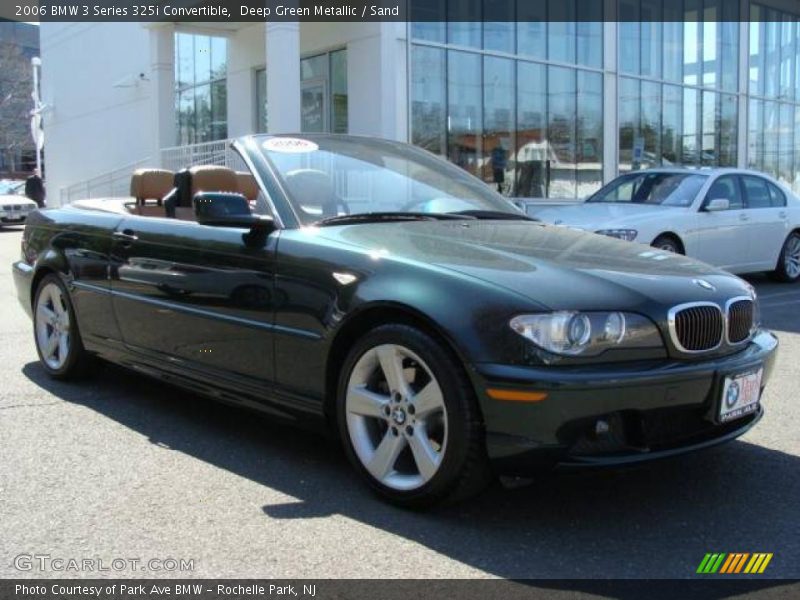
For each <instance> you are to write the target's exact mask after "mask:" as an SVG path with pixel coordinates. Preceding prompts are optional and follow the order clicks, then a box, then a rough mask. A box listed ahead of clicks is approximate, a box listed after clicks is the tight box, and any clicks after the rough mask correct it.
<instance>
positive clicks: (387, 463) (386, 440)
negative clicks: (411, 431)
mask: <svg viewBox="0 0 800 600" xmlns="http://www.w3.org/2000/svg"><path fill="white" fill-rule="evenodd" d="M405 445H406V442H405V438H404V437H402V436H399V435H395V434H393V433H392V431H391V429H387V430H386V434H385V435H384V436H383V439H382V440H381V443H380V444H378V447H377V448H375V453H374V454H373V455H372V458H371V459H370V461H369V462H368V463H367V464H366V467H367V470H368V471H369V472H370V473H372V475H373V476H374V477H376V478H377V479H378V480H382V479H384V478H385V477H386V476H387V475H388V474H389V473H391V472H392V470H393V469H394V464H395V463H396V462H397V457H398V456H400V452H402V451H403V448H404V447H405Z"/></svg>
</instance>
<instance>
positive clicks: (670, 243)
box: [650, 235, 683, 254]
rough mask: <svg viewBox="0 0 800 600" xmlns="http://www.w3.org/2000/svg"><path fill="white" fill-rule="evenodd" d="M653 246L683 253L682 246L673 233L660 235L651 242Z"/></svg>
mask: <svg viewBox="0 0 800 600" xmlns="http://www.w3.org/2000/svg"><path fill="white" fill-rule="evenodd" d="M650 245H651V246H652V247H653V248H658V249H659V250H666V251H667V252H672V253H673V254H683V252H682V251H681V246H680V244H679V243H678V240H676V239H675V238H674V237H672V236H671V235H660V236H658V237H657V238H656V239H654V240H653V243H652V244H650Z"/></svg>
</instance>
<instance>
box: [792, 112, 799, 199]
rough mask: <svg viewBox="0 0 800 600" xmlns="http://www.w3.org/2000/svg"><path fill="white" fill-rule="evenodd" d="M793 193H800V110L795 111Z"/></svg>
mask: <svg viewBox="0 0 800 600" xmlns="http://www.w3.org/2000/svg"><path fill="white" fill-rule="evenodd" d="M792 191H793V192H794V193H796V194H797V193H800V110H796V109H795V111H794V177H793V179H792Z"/></svg>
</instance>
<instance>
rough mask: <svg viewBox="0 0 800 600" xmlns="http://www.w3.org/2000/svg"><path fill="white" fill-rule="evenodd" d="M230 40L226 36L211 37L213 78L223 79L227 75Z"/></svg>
mask: <svg viewBox="0 0 800 600" xmlns="http://www.w3.org/2000/svg"><path fill="white" fill-rule="evenodd" d="M227 46H228V41H227V40H226V39H225V38H219V37H212V38H211V79H222V78H224V77H225V75H226V70H227V62H228V51H227Z"/></svg>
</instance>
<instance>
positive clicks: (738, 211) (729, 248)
mask: <svg viewBox="0 0 800 600" xmlns="http://www.w3.org/2000/svg"><path fill="white" fill-rule="evenodd" d="M717 199H725V200H727V201H728V203H729V208H728V210H720V211H707V210H705V207H706V206H707V205H708V203H709V202H710V201H711V200H717ZM749 218H750V217H749V216H748V211H747V210H745V205H744V201H743V198H742V190H741V185H740V183H739V176H738V175H733V174H726V175H721V176H719V177H717V179H716V180H715V181H714V182H713V183H712V184H711V186H710V187H709V189H708V192H706V196H705V198H704V199H703V202H702V203H701V205H700V212H699V214H698V215H697V228H696V234H695V237H696V240H697V243H696V248H697V250H696V254H695V256H696V258H699V259H700V260H702V261H704V262H707V263H709V264H712V265H715V266H718V267H722V268H725V269H729V270H733V271H736V270H740V269H742V268H744V267H745V266H746V265H747V264H748V263H749V262H751V260H750V259H749V244H750V239H749V235H748V225H749Z"/></svg>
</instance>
